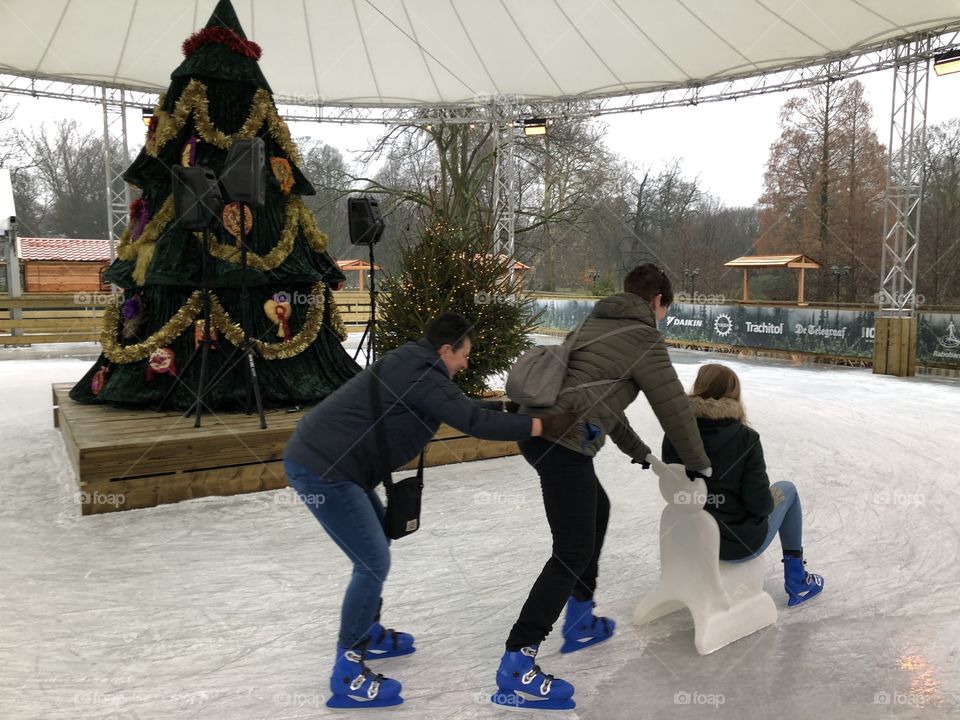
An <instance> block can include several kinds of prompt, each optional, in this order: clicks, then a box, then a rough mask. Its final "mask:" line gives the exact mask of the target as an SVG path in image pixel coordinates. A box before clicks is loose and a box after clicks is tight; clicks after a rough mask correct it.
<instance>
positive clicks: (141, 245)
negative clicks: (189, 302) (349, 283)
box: [117, 195, 327, 285]
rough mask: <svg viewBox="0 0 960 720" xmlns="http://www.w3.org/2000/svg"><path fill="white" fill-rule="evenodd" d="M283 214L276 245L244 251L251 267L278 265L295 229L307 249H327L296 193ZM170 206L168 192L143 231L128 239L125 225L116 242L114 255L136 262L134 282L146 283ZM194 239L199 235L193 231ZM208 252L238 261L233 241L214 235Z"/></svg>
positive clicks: (171, 211)
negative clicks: (261, 252)
mask: <svg viewBox="0 0 960 720" xmlns="http://www.w3.org/2000/svg"><path fill="white" fill-rule="evenodd" d="M284 214H285V218H284V223H283V231H282V232H281V233H280V240H279V242H277V244H276V246H275V247H274V248H273V249H272V250H271V251H270V252H268V253H267V254H266V255H257V254H256V253H253V252H248V253H247V263H248V264H249V265H250V267H252V268H256V269H257V270H261V271H263V272H267V271H269V270H274V269H275V268H278V267H280V265H282V264H283V263H284V262H285V261H286V259H287V257H289V255H290V253H291V252H293V243H294V238H296V236H297V231H298V230H303V235H304V237H305V238H306V240H307V243H308V244H309V245H310V249H311V250H313V251H314V252H315V253H323V252H326V250H327V236H326V234H324V232H323V231H322V230H320V229H319V228H318V227H317V224H316V221H315V220H314V218H313V213H311V212H310V210H309V209H308V208H307V206H306V205H304V204H303V200H302V199H301V198H300V197H299V196H292V197H290V198H289V199H288V200H287V205H286V208H285V213H284ZM173 219H174V208H173V196H172V195H171V196H170V197H168V198H167V199H166V201H165V202H164V203H163V207H161V208H160V211H159V212H158V213H157V214H156V215H154V216H153V218H152V219H151V220H150V222H149V223H147V226H146V228H144V230H143V234H141V235H140V237H139V238H138V239H137V240H136V242H131V241H130V227H129V226H128V227H127V230H126V232H124V234H123V237H122V238H121V239H120V244H119V245H118V246H117V257H119V258H120V259H121V260H136V261H137V266H136V268H135V269H134V273H133V278H134V280H135V281H136V282H137V284H138V285H145V284H146V273H147V267H148V266H149V264H150V260H151V259H152V258H153V249H154V246H155V243H156V241H157V238H159V237H160V235H161V233H163V231H164V230H165V229H166V226H167V225H169V224H170V223H171V222H173ZM195 234H196V236H197V238H198V239H201V238H202V237H203V235H202V234H201V233H195ZM210 254H211V255H213V256H214V257H217V258H220V259H221V260H224V261H226V262H231V263H235V264H238V263H239V262H240V250H239V248H237V246H235V245H227V244H226V243H223V242H220V240H218V239H217V238H216V237H215V236H211V237H210Z"/></svg>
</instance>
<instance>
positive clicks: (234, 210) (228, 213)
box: [223, 202, 253, 240]
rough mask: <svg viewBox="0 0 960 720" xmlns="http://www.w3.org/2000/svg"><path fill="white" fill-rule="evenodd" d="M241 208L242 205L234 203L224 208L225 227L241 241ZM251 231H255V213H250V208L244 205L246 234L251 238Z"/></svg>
mask: <svg viewBox="0 0 960 720" xmlns="http://www.w3.org/2000/svg"><path fill="white" fill-rule="evenodd" d="M240 207H241V205H240V203H236V202H232V203H229V204H227V205H225V206H224V208H223V227H224V228H226V230H227V232H228V233H230V234H231V235H233V236H234V237H235V238H236V239H237V240H239V239H240ZM251 230H253V213H252V212H250V208H248V207H247V206H246V205H243V231H244V234H245V235H247V236H249V235H250V231H251Z"/></svg>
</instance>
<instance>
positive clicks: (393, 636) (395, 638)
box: [364, 622, 416, 660]
mask: <svg viewBox="0 0 960 720" xmlns="http://www.w3.org/2000/svg"><path fill="white" fill-rule="evenodd" d="M415 651H416V648H415V647H414V646H413V635H411V634H410V633H405V632H397V631H396V630H394V629H393V628H385V627H384V626H383V625H381V624H380V623H379V622H376V623H374V624H373V627H372V628H370V644H369V645H368V646H367V652H366V655H365V656H364V657H365V658H366V659H367V660H382V659H383V658H392V657H398V656H399V655H409V654H410V653H412V652H415Z"/></svg>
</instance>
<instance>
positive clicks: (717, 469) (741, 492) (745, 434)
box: [663, 364, 824, 606]
mask: <svg viewBox="0 0 960 720" xmlns="http://www.w3.org/2000/svg"><path fill="white" fill-rule="evenodd" d="M690 402H691V404H692V405H693V412H694V414H695V415H696V416H697V425H698V426H699V428H700V437H701V438H702V439H703V446H704V448H705V449H706V451H707V455H708V456H709V457H710V465H711V467H712V468H713V474H712V475H711V477H709V478H706V483H707V493H708V494H707V502H706V504H705V505H704V509H705V510H706V511H707V512H709V513H710V514H711V515H713V517H714V519H715V520H716V521H717V525H718V526H719V527H720V559H721V560H727V561H730V562H746V561H747V560H752V559H753V558H755V557H758V556H759V555H760V554H761V553H762V552H763V551H764V550H766V549H767V547H768V546H769V545H770V543H771V542H773V538H774V537H776V536H777V535H779V536H780V547H781V549H782V550H783V587H784V590H786V592H787V598H788V600H787V604H788V605H790V606H794V605H798V604H800V603H802V602H805V601H806V600H809V599H810V598H812V597H813V596H814V595H817V594H818V593H820V592H821V591H822V590H823V584H824V583H823V578H822V577H821V576H820V575H814V574H812V573H808V572H807V571H806V569H805V567H804V566H805V564H806V563H805V561H804V559H803V511H802V510H801V508H800V495H799V494H798V493H797V488H796V487H795V486H794V484H793V483H792V482H789V481H786V480H781V481H779V482H775V483H774V484H773V485H770V481H769V479H768V478H767V469H766V465H765V464H764V461H763V447H762V445H761V444H760V435H759V434H757V431H756V430H754V429H753V428H751V427H749V426H748V425H747V424H746V413H745V412H744V409H743V403H742V402H741V400H740V378H738V377H737V374H736V373H735V372H734V371H733V370H731V369H730V368H728V367H726V366H725V365H718V364H710V365H704V366H703V367H702V368H700V372H698V373H697V379H696V381H695V382H694V384H693V390H692V391H691V393H690ZM663 461H664V462H666V463H675V462H679V461H680V456H679V455H678V453H677V451H676V449H675V448H674V445H673V443H672V442H671V441H670V439H669V438H666V437H665V438H664V439H663Z"/></svg>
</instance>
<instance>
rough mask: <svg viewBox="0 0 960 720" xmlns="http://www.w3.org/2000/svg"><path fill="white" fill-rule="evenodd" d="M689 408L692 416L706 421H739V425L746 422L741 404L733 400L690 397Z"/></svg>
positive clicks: (745, 415)
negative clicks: (691, 410)
mask: <svg viewBox="0 0 960 720" xmlns="http://www.w3.org/2000/svg"><path fill="white" fill-rule="evenodd" d="M690 406H691V407H692V408H693V414H694V415H695V416H696V417H698V418H704V419H707V420H739V421H740V422H741V423H746V421H747V414H746V413H745V412H744V410H743V404H742V403H741V402H740V401H739V400H734V399H733V398H721V399H719V400H714V399H712V398H703V397H700V396H699V395H691V396H690Z"/></svg>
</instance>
